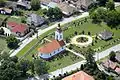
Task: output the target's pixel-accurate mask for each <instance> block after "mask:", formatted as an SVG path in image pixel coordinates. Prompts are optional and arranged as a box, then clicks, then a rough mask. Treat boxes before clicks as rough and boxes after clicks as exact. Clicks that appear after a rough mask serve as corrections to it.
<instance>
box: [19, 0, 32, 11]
mask: <svg viewBox="0 0 120 80" xmlns="http://www.w3.org/2000/svg"><path fill="white" fill-rule="evenodd" d="M17 8H22V9H31V5H30V2H29V1H27V0H18V2H17Z"/></svg>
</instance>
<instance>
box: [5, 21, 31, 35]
mask: <svg viewBox="0 0 120 80" xmlns="http://www.w3.org/2000/svg"><path fill="white" fill-rule="evenodd" d="M7 27H8V28H9V29H10V30H11V32H12V34H13V35H15V36H17V37H23V36H25V35H26V34H27V33H28V32H29V27H28V26H27V25H26V24H20V23H16V22H8V23H7Z"/></svg>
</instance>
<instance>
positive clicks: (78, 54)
mask: <svg viewBox="0 0 120 80" xmlns="http://www.w3.org/2000/svg"><path fill="white" fill-rule="evenodd" d="M66 50H67V51H69V52H71V53H73V54H75V55H77V56H79V57H81V58H83V59H85V57H84V56H83V55H81V54H80V53H77V52H75V51H73V50H70V49H69V48H66Z"/></svg>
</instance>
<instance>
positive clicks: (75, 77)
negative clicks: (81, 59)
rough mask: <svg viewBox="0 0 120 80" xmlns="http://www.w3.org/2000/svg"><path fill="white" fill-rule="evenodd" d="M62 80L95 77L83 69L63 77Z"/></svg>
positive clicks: (82, 79) (84, 79) (90, 78)
mask: <svg viewBox="0 0 120 80" xmlns="http://www.w3.org/2000/svg"><path fill="white" fill-rule="evenodd" d="M62 80H94V78H93V77H92V76H90V75H88V74H87V73H85V72H83V71H79V72H77V73H74V74H72V75H70V76H68V77H65V78H63V79H62Z"/></svg>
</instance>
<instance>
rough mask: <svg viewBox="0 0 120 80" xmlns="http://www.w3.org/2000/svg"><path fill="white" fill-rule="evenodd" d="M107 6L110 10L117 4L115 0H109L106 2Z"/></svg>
mask: <svg viewBox="0 0 120 80" xmlns="http://www.w3.org/2000/svg"><path fill="white" fill-rule="evenodd" d="M106 7H107V9H108V10H114V9H115V4H114V1H113V0H109V2H107V3H106Z"/></svg>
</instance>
